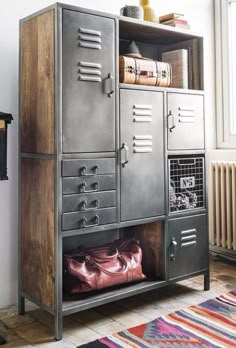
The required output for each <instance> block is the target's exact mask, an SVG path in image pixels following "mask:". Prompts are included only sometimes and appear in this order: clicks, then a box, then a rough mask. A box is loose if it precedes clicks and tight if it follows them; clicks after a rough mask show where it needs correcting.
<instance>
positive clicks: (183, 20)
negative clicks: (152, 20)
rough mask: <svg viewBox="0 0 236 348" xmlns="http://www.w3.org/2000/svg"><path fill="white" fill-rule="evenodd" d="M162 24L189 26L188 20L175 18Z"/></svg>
mask: <svg viewBox="0 0 236 348" xmlns="http://www.w3.org/2000/svg"><path fill="white" fill-rule="evenodd" d="M161 24H168V25H171V24H188V21H187V20H186V19H179V18H173V19H169V20H168V21H164V22H162V23H161Z"/></svg>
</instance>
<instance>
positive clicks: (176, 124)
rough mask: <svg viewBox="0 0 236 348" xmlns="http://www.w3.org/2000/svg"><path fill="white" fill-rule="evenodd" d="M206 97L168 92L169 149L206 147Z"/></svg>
mask: <svg viewBox="0 0 236 348" xmlns="http://www.w3.org/2000/svg"><path fill="white" fill-rule="evenodd" d="M203 110H204V98H203V96H202V95H192V94H181V93H168V114H167V124H168V150H191V149H204V111H203Z"/></svg>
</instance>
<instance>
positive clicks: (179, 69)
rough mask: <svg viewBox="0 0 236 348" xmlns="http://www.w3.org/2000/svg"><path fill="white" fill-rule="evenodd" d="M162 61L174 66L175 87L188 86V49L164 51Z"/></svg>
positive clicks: (172, 85) (173, 82)
mask: <svg viewBox="0 0 236 348" xmlns="http://www.w3.org/2000/svg"><path fill="white" fill-rule="evenodd" d="M162 61H163V62H166V63H169V64H171V66H172V84H171V87H174V88H188V87H189V86H188V50H186V49H179V50H174V51H168V52H164V53H162Z"/></svg>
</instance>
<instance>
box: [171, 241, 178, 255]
mask: <svg viewBox="0 0 236 348" xmlns="http://www.w3.org/2000/svg"><path fill="white" fill-rule="evenodd" d="M177 245H178V243H177V242H176V240H175V237H173V238H172V239H171V243H170V259H171V261H175V258H176V249H177Z"/></svg>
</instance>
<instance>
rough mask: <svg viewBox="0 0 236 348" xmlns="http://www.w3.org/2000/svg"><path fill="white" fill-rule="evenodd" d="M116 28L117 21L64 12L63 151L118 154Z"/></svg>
mask: <svg viewBox="0 0 236 348" xmlns="http://www.w3.org/2000/svg"><path fill="white" fill-rule="evenodd" d="M114 26H115V22H114V20H113V19H109V18H104V17H99V16H94V15H91V14H85V13H79V12H75V11H68V10H63V34H62V35H63V36H62V40H63V53H62V59H63V63H62V64H63V67H62V69H63V72H62V76H63V94H62V123H63V152H64V153H73V152H101V151H108V152H110V151H115V98H114V95H113V94H114V92H115V84H114V79H115V30H114ZM95 66H96V67H95ZM95 80H96V81H95Z"/></svg>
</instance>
